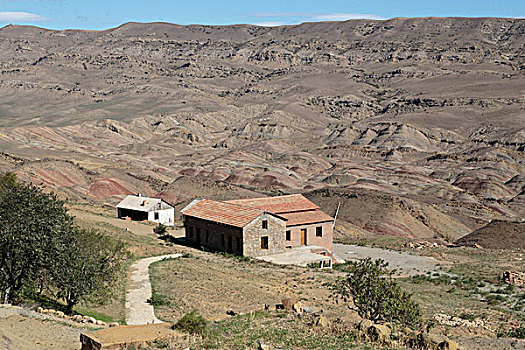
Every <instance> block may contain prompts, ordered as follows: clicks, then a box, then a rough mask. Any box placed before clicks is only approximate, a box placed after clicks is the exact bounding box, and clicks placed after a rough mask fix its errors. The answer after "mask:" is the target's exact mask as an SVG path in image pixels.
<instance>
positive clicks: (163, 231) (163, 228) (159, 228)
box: [153, 224, 168, 236]
mask: <svg viewBox="0 0 525 350" xmlns="http://www.w3.org/2000/svg"><path fill="white" fill-rule="evenodd" d="M167 231H168V228H167V227H166V225H164V224H158V225H157V226H155V227H154V228H153V232H155V233H156V234H158V235H159V236H162V235H165V234H166V232H167Z"/></svg>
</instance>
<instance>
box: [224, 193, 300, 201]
mask: <svg viewBox="0 0 525 350" xmlns="http://www.w3.org/2000/svg"><path fill="white" fill-rule="evenodd" d="M297 196H301V197H303V198H304V199H306V200H309V199H308V198H306V197H305V196H303V195H302V194H301V193H295V194H284V195H282V196H268V197H257V198H239V199H229V200H227V201H226V202H235V201H259V200H267V199H270V198H283V197H297Z"/></svg>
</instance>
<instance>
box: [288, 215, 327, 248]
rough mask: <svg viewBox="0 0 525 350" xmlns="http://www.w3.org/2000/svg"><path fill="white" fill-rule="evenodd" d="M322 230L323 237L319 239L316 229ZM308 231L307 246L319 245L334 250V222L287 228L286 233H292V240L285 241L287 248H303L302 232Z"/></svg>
mask: <svg viewBox="0 0 525 350" xmlns="http://www.w3.org/2000/svg"><path fill="white" fill-rule="evenodd" d="M317 227H321V228H322V236H321V237H317V235H316V228H317ZM302 229H306V245H317V246H321V247H324V248H327V249H328V250H330V251H332V250H333V239H334V231H333V228H332V222H323V223H318V224H309V225H299V226H289V227H286V229H285V230H286V231H290V236H291V237H290V238H291V239H290V240H289V241H285V242H284V243H285V246H286V247H299V246H301V230H302Z"/></svg>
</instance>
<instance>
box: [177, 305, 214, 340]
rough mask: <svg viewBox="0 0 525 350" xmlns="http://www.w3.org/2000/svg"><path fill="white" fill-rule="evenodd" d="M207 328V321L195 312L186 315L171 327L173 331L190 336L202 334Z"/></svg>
mask: <svg viewBox="0 0 525 350" xmlns="http://www.w3.org/2000/svg"><path fill="white" fill-rule="evenodd" d="M207 327H208V321H206V319H205V318H204V317H202V315H200V314H199V312H198V311H197V310H193V311H191V312H189V313H187V314H186V315H184V316H183V317H182V318H181V319H180V320H178V321H177V323H175V325H174V326H173V328H174V329H177V330H180V331H183V332H186V333H190V334H202V333H204V331H205V330H206V328H207Z"/></svg>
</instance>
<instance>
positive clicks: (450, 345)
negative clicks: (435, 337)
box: [439, 339, 459, 350]
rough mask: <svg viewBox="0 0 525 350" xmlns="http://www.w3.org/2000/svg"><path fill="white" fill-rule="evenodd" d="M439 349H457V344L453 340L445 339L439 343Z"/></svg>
mask: <svg viewBox="0 0 525 350" xmlns="http://www.w3.org/2000/svg"><path fill="white" fill-rule="evenodd" d="M439 349H441V350H459V345H458V343H456V342H455V341H452V340H449V339H447V340H445V341H444V342H442V343H440V344H439Z"/></svg>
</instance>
